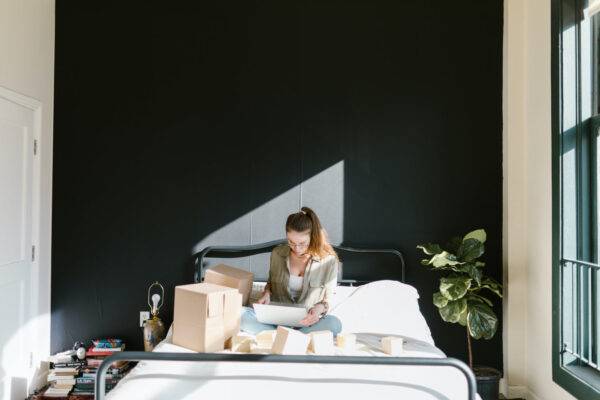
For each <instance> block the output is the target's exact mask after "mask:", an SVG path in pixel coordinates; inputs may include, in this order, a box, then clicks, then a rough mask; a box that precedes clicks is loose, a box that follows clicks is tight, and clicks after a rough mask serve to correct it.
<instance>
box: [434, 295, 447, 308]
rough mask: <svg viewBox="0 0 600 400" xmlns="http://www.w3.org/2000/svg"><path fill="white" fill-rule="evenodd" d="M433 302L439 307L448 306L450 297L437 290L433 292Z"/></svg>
mask: <svg viewBox="0 0 600 400" xmlns="http://www.w3.org/2000/svg"><path fill="white" fill-rule="evenodd" d="M433 304H434V305H435V306H436V307H438V308H442V307H446V305H447V304H448V299H447V298H446V297H445V296H444V295H443V294H441V293H440V292H435V293H434V294H433Z"/></svg>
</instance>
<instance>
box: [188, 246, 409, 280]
mask: <svg viewBox="0 0 600 400" xmlns="http://www.w3.org/2000/svg"><path fill="white" fill-rule="evenodd" d="M284 243H287V241H286V240H285V239H279V240H273V241H271V242H266V243H258V244H252V245H247V246H209V247H206V248H204V249H202V250H201V251H199V252H196V253H194V254H192V259H193V260H194V264H195V272H194V282H196V283H197V282H201V281H202V278H203V277H204V265H203V263H204V258H205V257H216V256H220V257H224V258H234V257H246V256H250V255H254V254H260V253H266V252H269V251H271V250H273V248H275V247H276V246H277V245H280V244H284ZM332 247H333V248H334V249H335V250H336V251H338V252H339V251H342V252H348V253H357V254H361V253H362V254H371V253H372V254H391V255H394V256H396V257H398V261H399V262H400V281H401V282H405V280H406V275H405V269H406V264H405V262H404V255H403V254H402V253H401V252H400V251H398V250H396V249H359V248H354V247H345V246H337V245H332ZM348 281H349V282H350V281H353V280H348Z"/></svg>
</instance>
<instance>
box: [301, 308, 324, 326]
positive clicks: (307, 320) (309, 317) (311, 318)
mask: <svg viewBox="0 0 600 400" xmlns="http://www.w3.org/2000/svg"><path fill="white" fill-rule="evenodd" d="M324 311H325V307H324V306H323V304H315V305H314V307H313V308H311V309H310V310H308V314H306V317H304V319H303V320H302V321H300V325H304V326H311V325H314V324H316V323H317V322H318V321H319V316H320V315H321V314H323V312H324Z"/></svg>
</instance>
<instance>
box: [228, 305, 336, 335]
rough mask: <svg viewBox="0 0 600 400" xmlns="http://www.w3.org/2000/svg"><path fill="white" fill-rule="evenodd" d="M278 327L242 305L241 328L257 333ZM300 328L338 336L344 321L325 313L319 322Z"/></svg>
mask: <svg viewBox="0 0 600 400" xmlns="http://www.w3.org/2000/svg"><path fill="white" fill-rule="evenodd" d="M273 329H277V326H276V325H270V324H263V323H262V322H260V321H258V320H257V319H256V314H255V313H254V309H253V308H252V307H242V321H241V324H240V330H241V331H244V332H247V333H251V334H253V335H256V334H257V333H259V332H262V331H268V330H273ZM294 329H298V330H299V331H300V332H302V333H309V332H315V331H331V332H333V336H334V337H335V336H337V334H338V333H340V332H341V331H342V323H341V322H340V320H339V319H338V318H337V317H334V316H333V315H325V316H324V317H323V318H321V319H320V320H319V321H318V322H316V323H315V324H313V325H311V326H305V327H302V328H294Z"/></svg>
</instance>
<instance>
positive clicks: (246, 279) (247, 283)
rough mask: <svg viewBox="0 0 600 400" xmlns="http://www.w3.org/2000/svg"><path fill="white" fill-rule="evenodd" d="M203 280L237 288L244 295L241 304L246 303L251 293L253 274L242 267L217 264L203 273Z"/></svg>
mask: <svg viewBox="0 0 600 400" xmlns="http://www.w3.org/2000/svg"><path fill="white" fill-rule="evenodd" d="M204 282H206V283H214V284H215V285H221V286H227V287H230V288H235V289H237V290H239V291H240V293H241V294H242V296H243V297H244V298H243V300H242V304H244V305H246V304H248V299H249V298H250V294H251V293H252V284H253V283H254V274H253V273H252V272H248V271H245V270H243V269H239V268H235V267H231V266H229V265H225V264H219V265H215V266H214V267H212V268H210V269H207V270H206V272H205V273H204Z"/></svg>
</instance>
